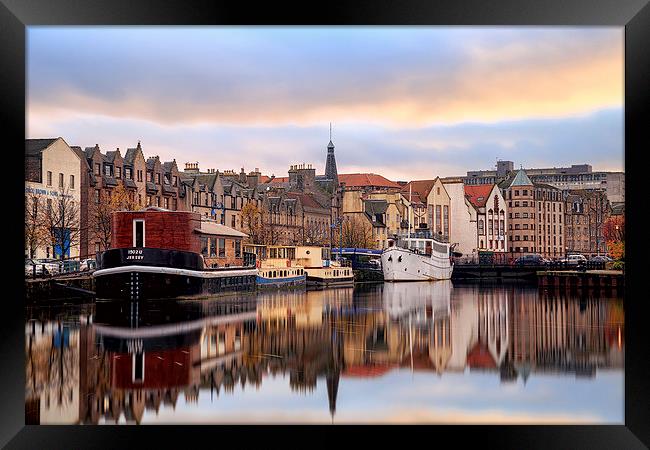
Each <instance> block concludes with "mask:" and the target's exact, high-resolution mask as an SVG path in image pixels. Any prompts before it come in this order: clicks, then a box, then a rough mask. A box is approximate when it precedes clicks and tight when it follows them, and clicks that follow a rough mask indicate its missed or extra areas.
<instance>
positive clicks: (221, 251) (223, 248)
mask: <svg viewBox="0 0 650 450" xmlns="http://www.w3.org/2000/svg"><path fill="white" fill-rule="evenodd" d="M225 257H226V239H224V238H219V258H225Z"/></svg>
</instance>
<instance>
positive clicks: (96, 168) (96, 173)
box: [95, 163, 102, 175]
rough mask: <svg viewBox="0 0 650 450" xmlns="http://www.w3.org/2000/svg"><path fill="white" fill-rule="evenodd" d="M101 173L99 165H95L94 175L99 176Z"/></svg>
mask: <svg viewBox="0 0 650 450" xmlns="http://www.w3.org/2000/svg"><path fill="white" fill-rule="evenodd" d="M101 173H102V165H101V164H99V163H95V175H101Z"/></svg>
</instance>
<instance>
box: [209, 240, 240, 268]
mask: <svg viewBox="0 0 650 450" xmlns="http://www.w3.org/2000/svg"><path fill="white" fill-rule="evenodd" d="M203 236H204V237H208V238H217V239H219V238H224V239H225V240H226V256H225V257H223V258H220V257H218V256H216V257H214V256H212V257H205V256H204V258H205V265H206V266H207V267H212V265H213V264H217V265H218V267H225V266H226V265H229V266H241V265H243V264H244V257H243V255H244V244H243V243H242V240H241V238H236V239H235V238H232V237H227V236H211V235H203ZM236 240H237V241H239V243H240V248H241V255H242V256H240V257H239V258H237V257H235V241H236ZM218 245H219V243H218V241H217V254H218V252H219V247H218ZM209 251H210V247H209V241H208V254H209Z"/></svg>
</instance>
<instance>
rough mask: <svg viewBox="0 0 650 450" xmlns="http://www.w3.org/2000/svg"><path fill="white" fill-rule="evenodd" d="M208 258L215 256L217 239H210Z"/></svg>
mask: <svg viewBox="0 0 650 450" xmlns="http://www.w3.org/2000/svg"><path fill="white" fill-rule="evenodd" d="M210 256H211V257H215V256H217V238H210Z"/></svg>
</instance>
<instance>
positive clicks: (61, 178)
mask: <svg viewBox="0 0 650 450" xmlns="http://www.w3.org/2000/svg"><path fill="white" fill-rule="evenodd" d="M83 162H84V161H83V159H82V157H81V155H80V153H79V152H78V151H76V150H75V149H73V148H71V147H70V146H69V145H68V144H67V142H65V140H63V138H61V137H58V138H49V139H26V140H25V231H26V240H25V244H26V245H25V257H26V258H60V257H61V255H62V254H63V256H64V257H65V258H74V257H78V256H79V254H80V244H81V228H82V227H83V224H82V221H81V219H82V214H81V207H82V205H83V203H82V195H81V194H82V189H83V186H82V185H81V183H82V180H81V169H82V163H83ZM65 211H67V212H65ZM63 216H65V217H63ZM58 219H60V220H58ZM50 222H51V225H52V226H56V223H57V222H63V226H62V227H60V229H58V230H54V231H53V232H50V231H48V230H45V229H44V228H45V227H47V223H50ZM57 233H59V234H60V236H61V238H56V237H55V236H57ZM30 235H31V237H32V238H33V240H32V239H29V237H30ZM30 241H31V242H30Z"/></svg>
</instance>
